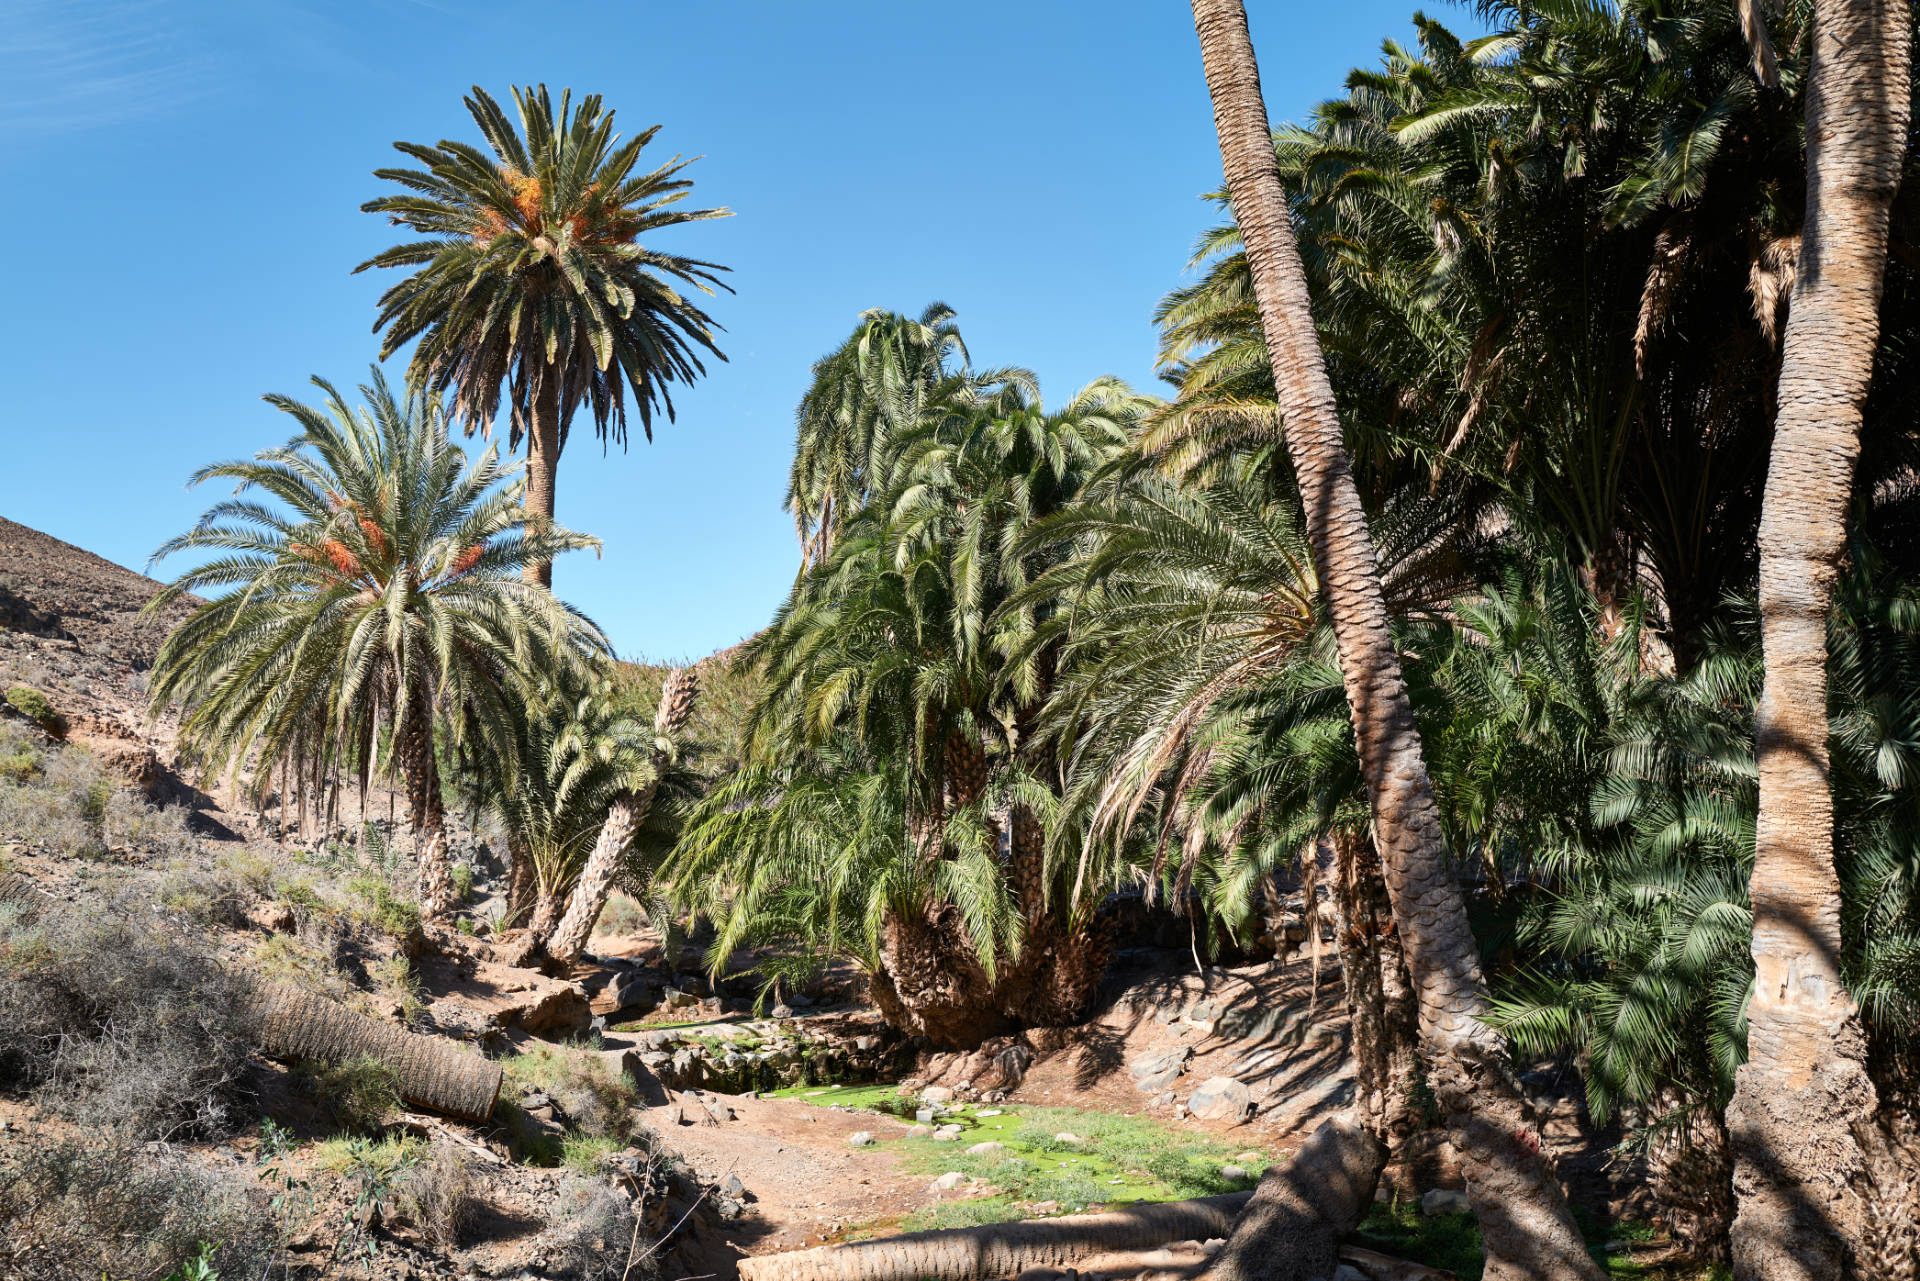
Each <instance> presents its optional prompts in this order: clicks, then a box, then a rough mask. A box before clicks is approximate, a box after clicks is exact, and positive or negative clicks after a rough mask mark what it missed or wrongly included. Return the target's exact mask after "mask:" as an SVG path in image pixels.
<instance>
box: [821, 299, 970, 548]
mask: <svg viewBox="0 0 1920 1281" xmlns="http://www.w3.org/2000/svg"><path fill="white" fill-rule="evenodd" d="M956 357H957V358H958V362H959V369H960V370H962V371H964V369H965V367H966V364H967V346H966V343H965V342H964V341H962V339H961V337H960V327H959V326H958V325H957V324H955V323H954V312H953V309H952V308H951V307H949V306H947V305H946V304H945V303H943V302H934V303H929V304H927V306H926V308H925V309H924V310H923V311H922V312H921V313H920V317H919V319H917V320H910V319H908V318H907V317H906V316H903V315H901V314H899V313H898V312H892V311H885V310H882V309H880V308H877V307H876V308H874V309H872V310H870V311H865V312H862V313H861V314H860V323H859V325H857V326H856V327H855V328H854V331H853V333H852V334H850V335H849V336H848V337H847V340H846V341H845V342H843V343H841V344H840V345H839V346H838V347H836V348H834V349H833V350H832V351H830V352H828V353H827V354H826V355H824V356H822V357H821V358H820V359H819V360H817V361H815V362H814V365H813V381H812V382H811V383H810V384H809V385H808V388H807V394H806V395H805V396H804V397H802V398H801V400H800V408H799V410H798V411H797V412H796V413H795V415H794V417H795V420H796V423H795V433H794V447H793V468H792V471H791V474H790V476H789V478H788V481H787V510H788V511H790V512H792V513H793V525H794V532H795V533H797V534H798V535H799V537H800V555H801V560H802V562H803V563H804V564H807V565H817V564H819V563H820V562H821V561H822V560H825V559H826V557H827V555H828V554H829V553H831V552H832V551H833V541H834V537H835V536H836V535H837V534H838V532H839V528H840V525H841V523H842V522H844V521H845V520H846V519H847V518H848V517H849V516H851V515H852V514H853V513H854V512H856V511H858V510H859V509H860V506H861V504H863V503H864V502H866V500H867V498H868V496H869V495H870V494H871V493H872V492H873V490H874V489H876V488H879V487H883V486H884V485H885V484H886V483H887V482H886V477H885V476H883V475H882V474H881V471H882V469H883V467H884V466H885V462H886V459H887V457H888V456H889V451H890V450H891V449H892V448H893V441H894V436H895V434H896V433H899V432H905V431H907V430H910V429H911V428H912V427H913V425H914V424H916V423H917V422H919V421H920V416H921V414H922V413H923V412H924V411H925V410H926V408H927V406H928V404H929V403H930V402H931V401H932V400H933V399H934V398H935V397H936V395H937V394H938V389H939V388H940V387H941V386H942V384H944V383H945V382H946V381H947V380H948V379H949V378H951V377H953V376H954V374H955V372H956V371H955V370H954V369H951V368H949V362H951V361H953V360H954V359H955V358H956Z"/></svg>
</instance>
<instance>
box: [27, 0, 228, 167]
mask: <svg viewBox="0 0 1920 1281" xmlns="http://www.w3.org/2000/svg"><path fill="white" fill-rule="evenodd" d="M214 65H215V60H214V57H213V55H212V53H211V52H210V51H209V50H207V49H206V48H205V47H204V46H203V45H202V44H201V43H200V42H199V41H198V40H196V39H195V38H194V36H193V34H192V33H191V32H190V31H189V29H188V26H187V24H186V23H185V22H184V21H183V20H182V15H181V9H180V7H178V6H169V5H165V4H161V3H156V2H155V0H145V2H126V0H121V2H115V0H106V2H105V3H95V2H86V3H80V2H74V0H67V2H63V0H4V3H0V131H4V133H6V134H11V135H14V136H16V137H18V136H20V135H25V136H28V137H46V136H49V135H54V134H65V133H74V132H79V131H82V130H87V129H98V128H101V127H103V126H107V125H114V124H120V123H122V122H124V121H128V120H134V119H138V118H141V117H144V116H152V115H157V114H161V113H164V112H168V111H172V110H174V109H175V108H177V107H179V106H180V105H181V104H182V103H185V102H188V101H191V100H192V99H194V98H198V97H201V96H203V95H205V94H206V93H208V92H209V91H210V90H211V89H212V88H213V86H214V85H215V83H217V82H216V80H215V78H214V75H213V71H214Z"/></svg>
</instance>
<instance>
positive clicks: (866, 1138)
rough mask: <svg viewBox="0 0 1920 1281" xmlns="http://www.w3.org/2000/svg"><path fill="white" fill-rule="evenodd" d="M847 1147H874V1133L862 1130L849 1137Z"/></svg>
mask: <svg viewBox="0 0 1920 1281" xmlns="http://www.w3.org/2000/svg"><path fill="white" fill-rule="evenodd" d="M847 1146H848V1147H854V1148H870V1147H872V1146H873V1134H872V1132H871V1131H869V1130H860V1131H858V1132H856V1133H854V1134H852V1135H849V1136H848V1138H847Z"/></svg>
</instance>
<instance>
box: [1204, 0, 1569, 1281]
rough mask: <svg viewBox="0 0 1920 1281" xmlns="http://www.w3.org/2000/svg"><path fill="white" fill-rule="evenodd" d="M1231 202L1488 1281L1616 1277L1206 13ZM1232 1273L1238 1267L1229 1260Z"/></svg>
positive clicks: (1238, 35)
mask: <svg viewBox="0 0 1920 1281" xmlns="http://www.w3.org/2000/svg"><path fill="white" fill-rule="evenodd" d="M1193 17H1194V27H1195V30H1196V31H1197V32H1198V34H1199V38H1200V51H1201V58H1202V61H1203V63H1204V64H1205V69H1206V79H1207V89H1208V92H1209V93H1210V95H1211V96H1212V99H1213V109H1214V126H1215V129H1216V132H1217V133H1218V135H1219V139H1220V152H1221V157H1222V159H1223V161H1224V162H1225V170H1226V182H1227V193H1228V197H1229V199H1230V200H1231V202H1232V206H1233V212H1234V216H1235V219H1236V220H1237V221H1238V223H1239V225H1240V230H1241V234H1242V236H1243V237H1244V238H1245V241H1246V250H1247V261H1248V264H1249V267H1250V270H1251V274H1252V282H1253V291H1254V296H1255V298H1256V300H1257V302H1258V304H1259V310H1260V320H1261V326H1262V329H1263V330H1264V333H1265V338H1266V347H1267V355H1268V360H1269V362H1270V364H1271V366H1272V369H1273V377H1274V382H1275V384H1276V387H1277V389H1278V391H1279V405H1280V412H1281V415H1282V418H1283V420H1284V424H1285V433H1286V441H1287V448H1288V452H1289V454H1290V455H1291V456H1292V458H1293V465H1294V472H1295V474H1296V475H1297V476H1298V478H1299V485H1300V493H1301V498H1302V502H1303V505H1304V507H1305V512H1306V524H1307V535H1308V542H1309V545H1310V547H1311V548H1312V552H1313V560H1314V568H1315V571H1316V573H1317V574H1318V576H1319V579H1320V582H1321V584H1322V588H1323V590H1324V591H1325V592H1326V595H1327V602H1328V604H1327V612H1328V617H1329V620H1330V623H1331V626H1332V630H1333V634H1334V638H1335V642H1336V645H1337V647H1338V650H1339V655H1340V665H1341V669H1342V674H1343V676H1344V677H1345V681H1346V687H1347V699H1348V702H1349V703H1350V704H1351V706H1352V709H1353V726H1354V739H1355V744H1356V746H1357V748H1358V751H1359V757H1360V765H1361V771H1362V773H1363V775H1364V777H1365V778H1366V783H1367V792H1368V798H1369V800H1370V802H1371V805H1372V810H1373V828H1374V841H1375V844H1376V846H1377V847H1378V849H1379V853H1380V859H1381V863H1382V866H1383V869H1384V871H1385V873H1386V881H1387V889H1388V894H1389V897H1390V899H1391V902H1392V905H1393V914H1394V920H1395V923H1396V925H1397V926H1398V927H1399V932H1400V938H1401V943H1402V946H1403V947H1404V949H1405V952H1406V959H1407V968H1408V970H1409V972H1410V974H1411V976H1412V979H1413V983H1414V988H1415V991H1416V993H1417V995H1418V1009H1419V1023H1420V1033H1421V1039H1422V1041H1423V1043H1424V1044H1425V1046H1426V1048H1427V1054H1428V1060H1429V1068H1430V1072H1431V1074H1432V1075H1431V1084H1432V1086H1433V1090H1434V1094H1435V1097H1436V1099H1437V1100H1438V1102H1439V1104H1440V1108H1441V1111H1442V1113H1443V1114H1444V1115H1445V1117H1446V1119H1447V1124H1448V1127H1449V1129H1450V1130H1451V1132H1452V1137H1453V1141H1454V1148H1455V1150H1456V1152H1458V1154H1459V1156H1460V1160H1461V1165H1462V1167H1463V1169H1464V1171H1465V1173H1466V1175H1467V1184H1468V1195H1469V1196H1470V1197H1471V1198H1472V1199H1473V1204H1474V1210H1475V1212H1476V1214H1477V1215H1478V1217H1479V1219H1480V1223H1481V1231H1482V1234H1483V1237H1484V1239H1485V1242H1486V1247H1487V1255H1488V1275H1489V1276H1491V1277H1495V1278H1501V1279H1502V1281H1504V1279H1505V1278H1518V1277H1531V1278H1549V1279H1552V1281H1557V1279H1559V1278H1583V1279H1590V1281H1597V1279H1598V1278H1599V1276H1600V1271H1599V1268H1598V1267H1597V1266H1596V1265H1595V1263H1594V1262H1593V1259H1592V1258H1591V1256H1589V1255H1588V1253H1587V1250H1586V1245H1585V1243H1584V1242H1583V1241H1582V1239H1581V1237H1580V1233H1579V1231H1578V1229H1577V1228H1576V1227H1575V1226H1574V1223H1573V1217H1572V1213H1571V1211H1570V1210H1569V1208H1568V1206H1567V1202H1566V1197H1565V1195H1564V1194H1563V1193H1562V1192H1561V1190H1560V1185H1559V1182H1558V1181H1557V1180H1556V1179H1555V1177H1554V1173H1553V1167H1552V1163H1551V1161H1549V1160H1548V1159H1547V1158H1546V1157H1545V1156H1544V1155H1543V1154H1542V1152H1541V1144H1540V1141H1539V1135H1538V1134H1537V1133H1536V1132H1535V1131H1534V1130H1533V1129H1532V1128H1531V1127H1530V1126H1529V1125H1528V1124H1527V1122H1526V1120H1525V1114H1524V1112H1523V1110H1522V1107H1521V1100H1520V1097H1519V1091H1518V1087H1517V1086H1516V1084H1515V1083H1514V1082H1513V1080H1512V1078H1511V1075H1510V1073H1509V1070H1508V1067H1507V1060H1506V1055H1505V1051H1504V1048H1503V1046H1502V1044H1501V1041H1500V1039H1499V1037H1498V1036H1497V1035H1496V1034H1495V1033H1494V1032H1493V1030H1492V1029H1491V1028H1489V1027H1488V1026H1487V1025H1486V1022H1485V1016H1486V1014H1487V1012H1488V1002H1487V992H1486V984H1485V981H1484V980H1483V978H1482V976H1481V971H1480V958H1479V949H1478V946H1477V945H1476V943H1475V942H1474V938H1473V932H1472V929H1471V927H1470V926H1469V924H1468V921H1467V911H1466V903H1465V900H1464V898H1463V896H1462V895H1461V892H1460V887H1459V885H1458V883H1457V882H1456V881H1455V880H1454V874H1453V869H1452V867H1451V864H1450V862H1449V860H1448V858H1447V851H1446V848H1445V838H1444V836H1443V833H1442V830H1441V825H1440V812H1439V809H1438V807H1437V806H1436V805H1435V803H1434V796H1433V785H1432V782H1431V781H1430V780H1429V778H1428V776H1427V768H1426V762H1425V760H1424V759H1423V758H1422V755H1421V748H1420V735H1419V731H1418V729H1417V728H1416V726H1415V724H1414V717H1413V707H1412V704H1411V702H1410V701H1409V700H1408V697H1407V689H1406V683H1405V681H1404V679H1403V678H1402V676H1401V672H1400V660H1399V656H1398V654H1397V653H1396V652H1395V650H1394V644H1393V635H1392V633H1391V631H1390V630H1389V627H1388V612H1387V604H1386V596H1385V593H1384V592H1383V590H1382V588H1381V582H1380V572H1379V566H1378V563H1377V561H1376V559H1375V555H1374V549H1373V542H1372V539H1371V537H1370V535H1369V533H1368V530H1367V520H1366V512H1365V510H1364V509H1363V508H1362V506H1361V504H1360V495H1359V492H1358V490H1357V488H1356V486H1355V484H1354V479H1353V472H1352V469H1351V467H1350V465H1349V463H1348V459H1347V451H1346V442H1345V440H1344V438H1343V436H1342V433H1341V425H1340V418H1339V414H1338V412H1337V410H1336V407H1335V404H1334V398H1333V388H1332V386H1331V385H1330V383H1329V382H1328V379H1327V372H1326V365H1325V362H1324V361H1323V359H1322V356H1321V352H1320V344H1319V341H1318V339H1317V337H1316V335H1315V332H1314V322H1313V313H1312V309H1311V307H1310V305H1309V302H1308V296H1307V281H1306V274H1305V271H1304V270H1303V268H1302V266H1301V262H1300V255H1299V252H1298V250H1297V249H1296V247H1295V244H1294V239H1293V230H1292V226H1291V222H1290V219H1291V210H1290V207H1289V204H1288V200H1287V193H1286V189H1285V188H1284V187H1283V186H1282V185H1281V181H1280V172H1279V167H1278V164H1277V162H1276V160H1275V158H1274V151H1273V135H1272V132H1271V130H1270V129H1269V128H1268V125H1267V109H1266V103H1265V101H1264V100H1263V99H1262V97H1261V92H1260V72H1259V68H1258V66H1257V64H1256V63H1255V60H1254V53H1253V42H1252V39H1251V38H1250V36H1249V35H1248V32H1247V15H1246V10H1245V8H1244V7H1243V6H1242V4H1241V0H1193ZM1229 1263H1231V1260H1229Z"/></svg>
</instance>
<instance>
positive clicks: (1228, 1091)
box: [1187, 1076, 1253, 1121]
mask: <svg viewBox="0 0 1920 1281" xmlns="http://www.w3.org/2000/svg"><path fill="white" fill-rule="evenodd" d="M1187 1108H1188V1110H1189V1111H1191V1112H1192V1113H1193V1114H1194V1115H1195V1116H1197V1117H1199V1118H1200V1119H1201V1120H1203V1121H1244V1120H1246V1119H1247V1113H1248V1112H1249V1111H1251V1110H1252V1109H1253V1095H1252V1094H1251V1093H1250V1092H1249V1091H1248V1090H1247V1087H1246V1086H1244V1085H1242V1084H1240V1082H1238V1081H1236V1080H1234V1079H1233V1078H1232V1077H1230V1076H1214V1077H1208V1078H1207V1079H1206V1080H1205V1081H1203V1082H1202V1083H1201V1085H1200V1088H1199V1089H1197V1090H1195V1091H1194V1092H1193V1095H1192V1097H1191V1098H1189V1099H1188V1100H1187Z"/></svg>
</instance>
